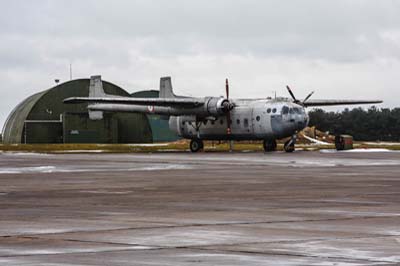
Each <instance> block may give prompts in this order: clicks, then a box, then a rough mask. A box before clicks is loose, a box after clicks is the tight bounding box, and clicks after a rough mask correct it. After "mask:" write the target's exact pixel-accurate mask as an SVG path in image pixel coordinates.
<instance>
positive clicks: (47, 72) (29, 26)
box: [0, 0, 400, 127]
mask: <svg viewBox="0 0 400 266" xmlns="http://www.w3.org/2000/svg"><path fill="white" fill-rule="evenodd" d="M0 4H1V13H2V14H1V16H0V79H1V82H0V90H1V92H2V94H1V97H0V127H2V125H3V123H4V121H5V120H6V118H7V116H8V114H9V113H10V112H11V110H12V108H14V107H15V106H16V105H17V104H18V103H19V102H21V101H22V100H23V99H25V98H26V97H27V96H29V95H31V94H33V93H36V92H39V91H42V90H44V89H47V88H49V87H51V86H53V85H54V79H55V78H59V79H60V80H61V81H62V82H63V81H67V80H69V64H70V62H71V63H72V69H73V78H87V77H89V76H90V75H94V74H100V75H102V76H103V79H104V80H107V81H110V82H112V83H115V84H117V85H119V86H121V87H122V88H124V89H125V90H127V91H129V92H133V91H136V90H143V89H150V88H152V89H158V85H159V78H160V77H161V76H172V79H173V80H172V82H173V86H174V89H175V91H176V92H177V93H178V94H186V95H192V96H205V95H213V96H219V95H223V94H224V80H225V78H226V77H228V78H229V79H230V84H231V95H232V97H266V96H271V95H272V94H273V91H277V93H278V95H282V96H287V93H286V91H285V85H286V84H289V85H291V86H292V88H293V90H294V92H295V94H296V95H297V96H298V97H299V98H302V97H304V96H306V95H307V93H308V92H309V91H311V90H315V91H316V93H315V96H313V97H315V98H344V99H350V98H361V99H364V98H373V99H375V98H380V99H383V100H384V101H385V103H384V104H383V105H381V106H382V107H395V106H400V15H399V14H400V1H396V0H376V1H373V0H370V1H369V0H345V1H344V0H342V1H338V0H335V1H320V0H315V1H311V0H310V1H307V0H306V1H304V0H303V1H289V0H287V1H285V0H277V1H266V0H258V1H256V0H243V1H242V0H235V1H232V0H231V1H227V0H226V1H225V0H210V1H209V0H202V1H189V0H168V1H165V0H159V1H151V0H143V1H137V0H136V1H135V0H126V1H116V0H113V1H111V0H109V1H101V0H93V1H90V0H80V1H78V0H76V1H73V0H67V1H57V0H49V1H41V0H36V1H18V0H13V1H6V0H0Z"/></svg>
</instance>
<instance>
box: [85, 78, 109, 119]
mask: <svg viewBox="0 0 400 266" xmlns="http://www.w3.org/2000/svg"><path fill="white" fill-rule="evenodd" d="M105 96H106V94H105V92H104V89H103V81H101V76H91V77H90V85H89V97H105ZM89 118H90V119H91V120H101V119H103V112H102V111H90V109H89Z"/></svg>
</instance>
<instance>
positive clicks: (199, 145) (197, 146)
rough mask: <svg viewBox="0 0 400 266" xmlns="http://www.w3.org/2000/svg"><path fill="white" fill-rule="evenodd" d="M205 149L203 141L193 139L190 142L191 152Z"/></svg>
mask: <svg viewBox="0 0 400 266" xmlns="http://www.w3.org/2000/svg"><path fill="white" fill-rule="evenodd" d="M203 148H204V143H203V141H202V140H201V139H192V140H191V141H190V151H191V152H198V151H199V150H201V149H203Z"/></svg>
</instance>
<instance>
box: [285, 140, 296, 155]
mask: <svg viewBox="0 0 400 266" xmlns="http://www.w3.org/2000/svg"><path fill="white" fill-rule="evenodd" d="M283 149H284V150H285V152H294V150H295V147H294V142H293V141H292V140H291V139H289V140H288V141H286V142H285V145H283Z"/></svg>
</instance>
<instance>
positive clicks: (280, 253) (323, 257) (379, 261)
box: [181, 247, 397, 265]
mask: <svg viewBox="0 0 400 266" xmlns="http://www.w3.org/2000/svg"><path fill="white" fill-rule="evenodd" d="M181 249H192V250H202V251H213V252H220V253H225V252H229V253H233V254H236V253H241V254H257V255H272V256H290V257H305V258H316V259H337V260H344V261H349V262H357V261H358V262H373V263H386V264H387V263H396V262H393V261H382V260H371V259H358V258H357V259H354V258H348V257H339V256H318V255H311V254H310V255H307V254H293V253H288V252H273V251H271V252H268V251H264V252H261V251H248V250H224V249H206V248H192V247H187V248H186V247H181ZM396 265H397V264H396Z"/></svg>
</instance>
